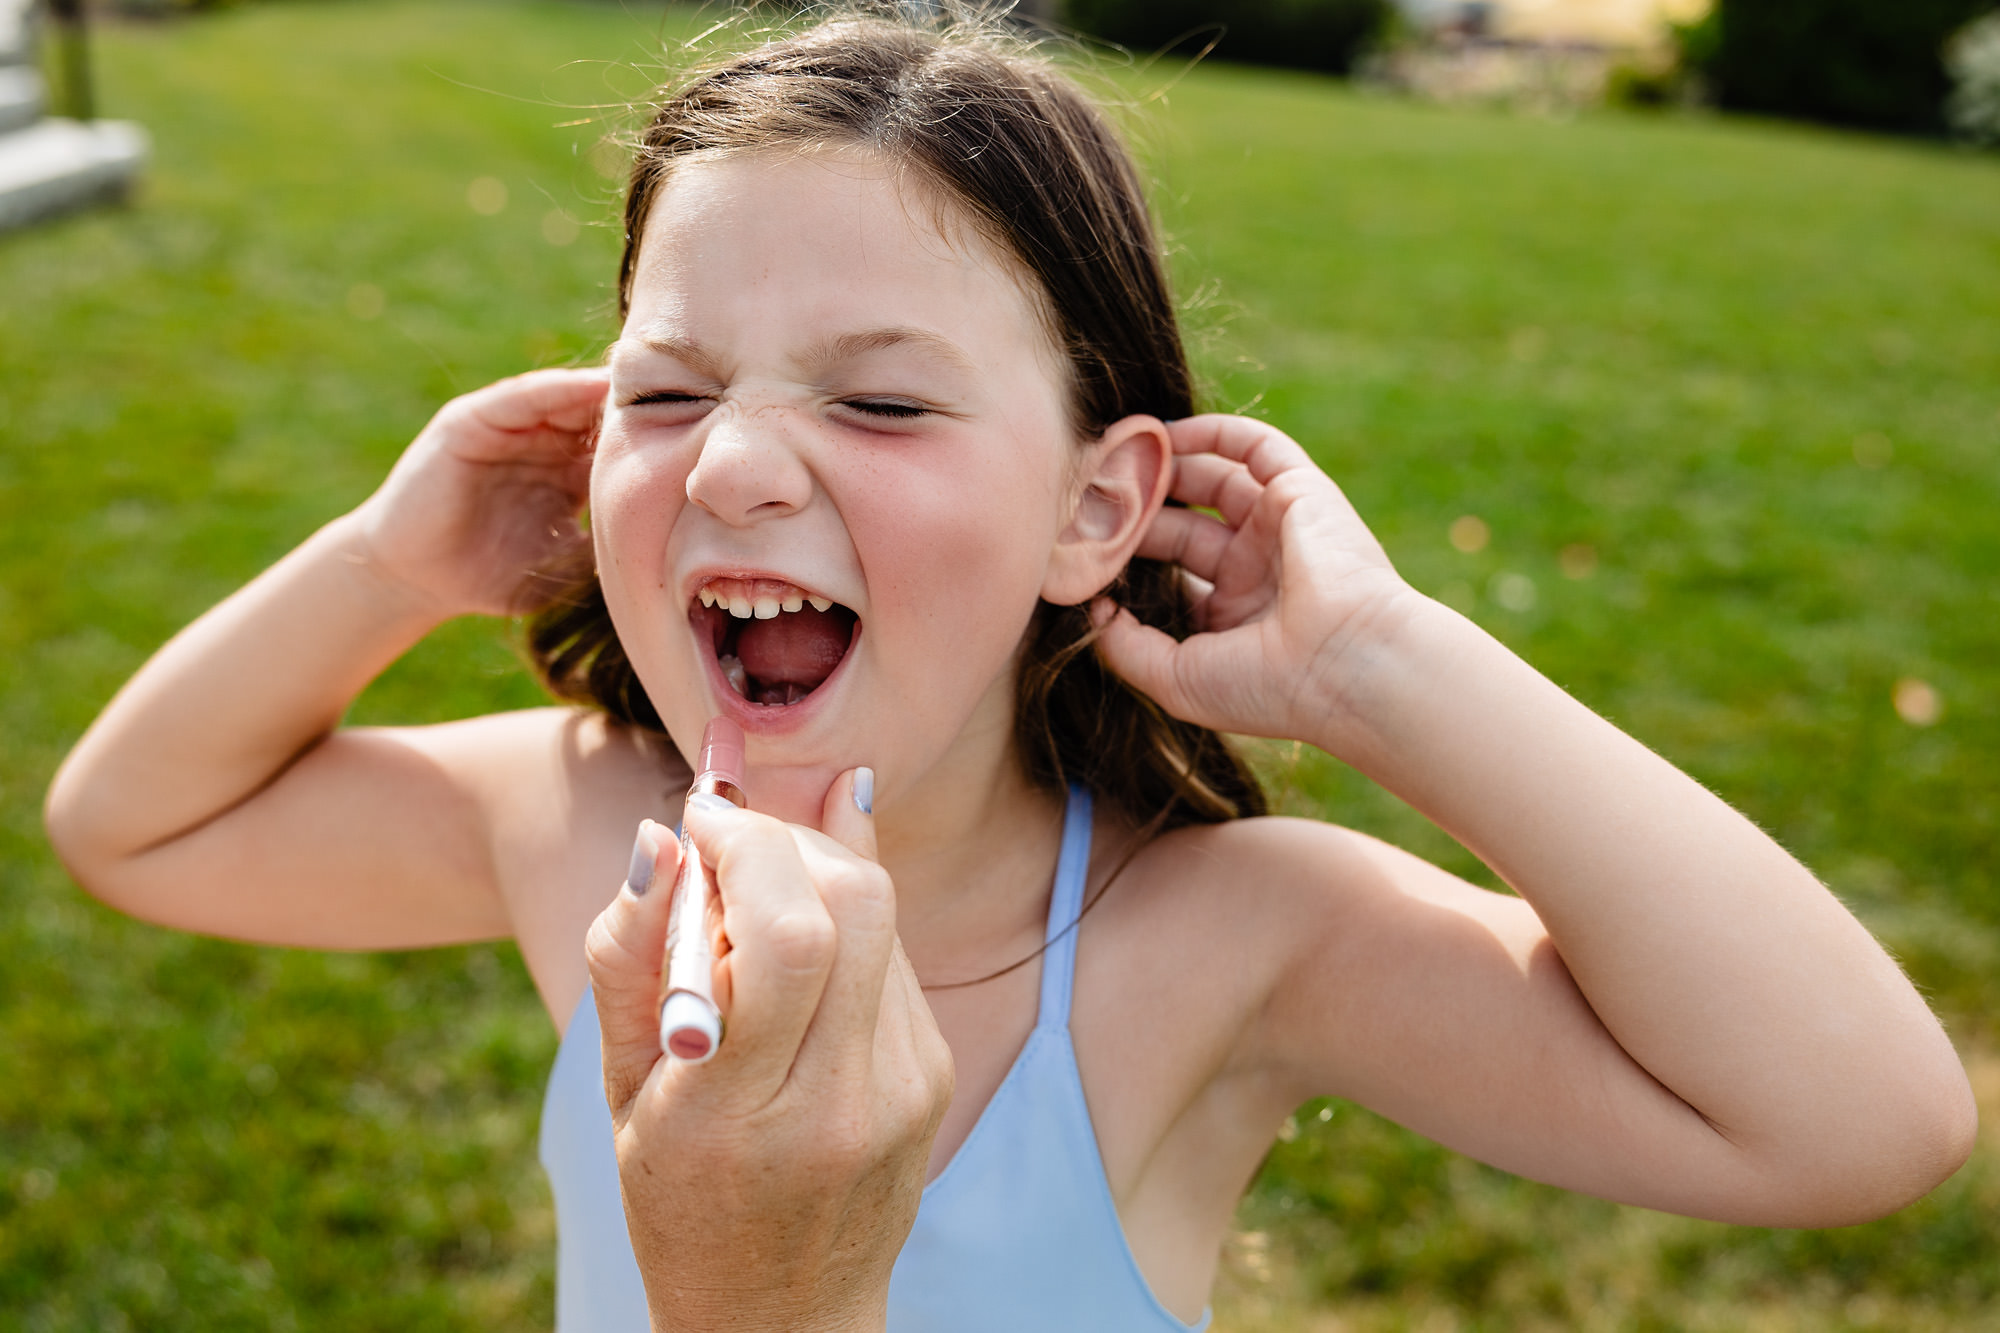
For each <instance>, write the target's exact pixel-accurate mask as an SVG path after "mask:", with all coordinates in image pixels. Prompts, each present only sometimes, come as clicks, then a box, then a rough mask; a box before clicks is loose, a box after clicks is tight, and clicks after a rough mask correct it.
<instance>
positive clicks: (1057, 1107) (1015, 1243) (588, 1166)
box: [541, 788, 1209, 1333]
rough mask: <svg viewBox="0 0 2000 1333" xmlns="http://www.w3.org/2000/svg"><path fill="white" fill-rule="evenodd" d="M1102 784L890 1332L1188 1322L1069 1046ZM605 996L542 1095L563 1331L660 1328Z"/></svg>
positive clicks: (1067, 819)
mask: <svg viewBox="0 0 2000 1333" xmlns="http://www.w3.org/2000/svg"><path fill="white" fill-rule="evenodd" d="M1090 824H1091V819H1090V795H1089V793H1088V792H1085V791H1083V790H1082V789H1080V788H1073V789H1071V791H1070V797H1069V808H1068V810H1067V812H1066V814H1065V816H1064V820H1063V838H1062V852H1061V855H1060V856H1059V858H1058V859H1057V862H1056V883H1055V892H1054V893H1053V894H1052V895H1051V898H1050V902H1049V922H1048V927H1047V938H1048V940H1049V942H1050V943H1049V948H1048V951H1047V952H1046V953H1044V954H1043V955H1042V994H1041V1006H1040V1009H1039V1011H1038V1013H1037V1015H1036V1018H1035V1030H1034V1031H1033V1032H1032V1033H1030V1034H1029V1036H1028V1041H1027V1044H1026V1045H1025V1046H1023V1047H1022V1048H1021V1053H1020V1055H1018V1056H1016V1057H1015V1060H1014V1065H1013V1068H1011V1069H1009V1070H1008V1071H1007V1077H1006V1079H1005V1080H1004V1081H1003V1082H1002V1083H1001V1084H1000V1087H999V1090H998V1091H996V1092H995V1093H994V1094H993V1099H992V1100H991V1101H990V1102H988V1103H987V1104H986V1109H985V1110H984V1111H982V1112H981V1113H980V1116H979V1120H978V1122H977V1123H976V1124H974V1125H973V1127H972V1133H971V1134H970V1135H968V1136H967V1138H966V1140H965V1142H964V1143H963V1144H962V1145H960V1147H959V1149H958V1152H957V1153H956V1154H954V1155H953V1157H952V1159H951V1161H950V1163H949V1164H947V1165H946V1167H945V1169H944V1171H943V1172H942V1173H941V1174H940V1175H939V1176H938V1178H937V1179H936V1180H933V1181H932V1182H931V1183H930V1184H929V1185H928V1186H926V1187H925V1188H924V1193H923V1201H922V1203H921V1204H920V1205H919V1206H918V1209H917V1220H916V1224H915V1225H914V1226H913V1227H912V1228H911V1229H910V1236H909V1239H908V1240H907V1241H906V1242H905V1243H904V1245H903V1253H902V1255H901V1257H899V1258H898V1259H897V1260H896V1268H895V1272H894V1273H893V1274H892V1276H891V1277H890V1280H889V1330H890V1333H933V1331H937V1333H945V1331H949V1333H986V1331H987V1330H991V1331H992V1333H1003V1331H1004V1333H1019V1331H1020V1330H1022V1329H1051V1330H1061V1329H1078V1330H1090V1331H1091V1333H1127V1331H1128V1330H1129V1331H1130V1333H1167V1331H1171V1333H1188V1330H1189V1329H1190V1328H1195V1329H1205V1328H1207V1327H1208V1322H1209V1316H1208V1315H1207V1314H1206V1313H1204V1314H1203V1315H1202V1319H1201V1323H1200V1324H1198V1325H1189V1324H1186V1323H1183V1322H1182V1321H1181V1320H1179V1319H1177V1318H1175V1317H1174V1315H1173V1314H1172V1313H1171V1312H1170V1311H1168V1310H1167V1308H1166V1307H1165V1306H1163V1305H1161V1304H1160V1302H1159V1301H1158V1300H1157V1299H1156V1298H1155V1297H1154V1296H1153V1293H1152V1289H1151V1288H1149V1287H1148V1286H1147V1285H1146V1279H1145V1277H1144V1276H1143V1275H1142V1274H1141V1273H1140V1272H1139V1265H1138V1263H1137V1262H1136V1261H1135V1260H1134V1259H1133V1257H1132V1250H1131V1248H1130V1247H1129V1246H1128V1245H1127V1244H1126V1243H1125V1232H1124V1229H1123V1228H1122V1227H1121V1226H1120V1225H1119V1222H1118V1208H1117V1205H1116V1203H1115V1202H1114V1201H1113V1200H1112V1197H1111V1186H1110V1183H1109V1182H1108V1181H1107V1180H1106V1179H1105V1175H1104V1162H1103V1159H1102V1158H1100V1157H1099V1156H1098V1152H1097V1133H1096V1131H1095V1130H1094V1129H1093V1128H1092V1126H1091V1123H1090V1108H1089V1107H1088V1106H1087V1105H1085V1103H1084V1098H1083V1081H1082V1079H1081V1078H1080V1077H1079V1076H1078V1074H1077V1068H1076V1050H1075V1048H1074V1047H1073V1046H1072V1045H1071V1044H1070V1036H1069V1000H1070V991H1071V987H1072V983H1073V981H1074V979H1075V976H1076V937H1077V932H1076V931H1075V930H1074V929H1071V927H1072V926H1074V925H1075V923H1076V920H1077V917H1078V915H1079V914H1080V913H1081V911H1082V908H1083V888H1084V876H1085V871H1086V870H1087V869H1088V868H1089V865H1090ZM601 1056H602V1050H601V1047H600V1044H599V1037H598V1029H597V1007H596V1005H595V1004H594V1003H593V1002H592V999H591V995H590V992H589V991H587V990H586V991H585V992H584V995H583V999H582V1001H581V1002H580V1003H579V1004H578V1005H577V1008H576V1014H575V1015H574V1017H572V1018H571V1020H570V1024H569V1029H568V1031H567V1032H566V1033H565V1034H564V1036H563V1041H562V1048H561V1050H559V1051H558V1052H557V1053H556V1063H555V1068H554V1070H553V1071H552V1072H551V1073H550V1075H549V1089H548V1095H547V1097H546V1098H545V1100H544V1102H543V1105H542V1136H541V1156H542V1165H543V1167H545V1168H546V1169H547V1171H548V1173H549V1184H550V1186H551V1187H552V1189H553V1191H554V1194H555V1203H556V1235H557V1243H556V1330H557V1333H646V1330H647V1329H648V1328H649V1327H650V1325H649V1323H648V1321H647V1314H646V1292H645V1288H644V1287H643V1286H642V1285H641V1284H640V1281H639V1267H638V1264H637V1262H636V1261H635V1260H634V1259H633V1257H632V1243H631V1241H630V1240H629V1239H628V1238H627V1236H626V1234H625V1209H624V1205H623V1203H622V1202H621V1201H620V1198H619V1194H618V1162H617V1159H616V1158H615V1157H614V1155H613V1151H612V1138H611V1112H610V1110H609V1109H608V1108H607V1107H606V1106H605V1103H604V1075H603V1066H602V1063H601Z"/></svg>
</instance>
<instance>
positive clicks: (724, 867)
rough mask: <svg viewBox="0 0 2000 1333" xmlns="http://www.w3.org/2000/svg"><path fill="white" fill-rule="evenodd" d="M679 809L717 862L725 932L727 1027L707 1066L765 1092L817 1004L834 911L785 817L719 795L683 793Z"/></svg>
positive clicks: (830, 952)
mask: <svg viewBox="0 0 2000 1333" xmlns="http://www.w3.org/2000/svg"><path fill="white" fill-rule="evenodd" d="M682 818H683V819H684V820H685V821H686V827H687V831H688V833H689V835H690V836H691V837H692V838H693V839H694V844H695V846H696V848H697V849H699V851H700V854H701V857H702V859H703V860H704V861H706V862H707V863H708V864H709V865H711V866H713V867H714V868H715V879H716V883H717V886H718V887H719V889H720V892H721V896H722V920H723V929H724V930H725V931H726V932H727V934H728V936H729V955H728V965H729V1010H728V1012H727V1013H726V1014H724V1016H723V1017H724V1022H725V1024H726V1026H725V1029H724V1031H725V1035H724V1037H723V1041H722V1048H721V1050H720V1051H718V1052H717V1054H716V1058H715V1059H714V1060H713V1061H711V1062H710V1063H709V1064H707V1065H705V1066H703V1069H704V1071H705V1076H708V1077H717V1078H729V1079H732V1080H734V1081H736V1082H737V1083H739V1084H740V1085H742V1086H744V1087H745V1088H747V1089H748V1090H749V1091H750V1095H751V1096H753V1097H761V1098H763V1099H765V1100H768V1098H769V1096H771V1095H774V1094H775V1093H776V1091H777V1089H778V1087H779V1086H780V1085H782V1084H783V1082H784V1081H785V1079H786V1077H787V1076H788V1074H789V1072H790V1070H791V1067H792V1062H793V1061H794V1060H795V1059H796V1058H797V1055H798V1049H799V1043H800V1042H801V1041H802V1040H804V1038H805V1035H806V1030H807V1028H808V1027H809V1026H810V1025H811V1023H812V1020H813V1014H814V1013H815V1011H816V1010H817V1009H818V1008H819V1005H820V995H821V992H822V991H823V990H824V988H825V986H826V980H827V973H828V972H829V971H830V970H831V968H832V966H833V956H834V950H835V947H836V937H835V928H834V921H833V917H832V915H831V914H830V913H829V912H828V910H827V908H826V905H825V904H824V903H822V902H821V901H820V895H819V893H818V892H817V891H816V890H815V888H814V886H813V883H812V880H811V879H810V878H809V876H808V875H807V872H806V867H805V863H804V862H803V860H802V859H801V858H800V855H799V848H798V845H797V843H796V842H795V841H794V840H793V838H792V834H791V831H790V830H789V829H788V828H787V827H786V826H785V825H784V824H782V823H780V822H779V821H777V820H775V819H772V818H770V817H769V816H766V815H758V814H753V813H751V812H749V811H747V810H738V809H737V808H736V807H734V806H732V805H730V804H729V803H728V802H727V801H723V800H721V799H719V798H717V799H716V800H715V801H714V803H713V804H709V803H707V802H704V801H701V800H700V799H699V798H697V799H694V800H690V801H689V802H688V805H687V809H686V811H685V813H684V814H683V816H682ZM759 1104H761V1102H760V1103H759Z"/></svg>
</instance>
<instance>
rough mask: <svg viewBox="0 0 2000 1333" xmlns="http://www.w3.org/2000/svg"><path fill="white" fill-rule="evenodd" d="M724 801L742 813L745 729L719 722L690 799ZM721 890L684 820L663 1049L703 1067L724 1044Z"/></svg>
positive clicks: (712, 727)
mask: <svg viewBox="0 0 2000 1333" xmlns="http://www.w3.org/2000/svg"><path fill="white" fill-rule="evenodd" d="M703 794H707V795H711V796H720V797H721V798H722V799H723V800H725V801H728V802H729V803H730V804H732V805H735V806H737V807H739V808H747V807H748V806H749V804H750V799H749V798H748V797H747V796H745V795H744V794H743V728H741V727H739V726H737V725H736V724H735V723H734V722H732V721H730V720H729V719H728V718H726V717H718V718H716V719H715V720H714V721H713V722H710V723H709V724H708V729H707V730H705V731H704V732H702V734H701V766H700V768H699V769H698V770H697V771H696V775H695V780H694V785H693V786H691V787H689V788H688V797H689V799H690V800H691V799H693V798H694V797H696V796H699V795H703ZM714 898H715V885H714V884H713V882H711V880H710V878H709V873H708V867H707V866H705V865H703V864H702V863H701V852H700V851H698V850H697V849H696V848H695V845H694V839H693V838H691V837H689V836H688V832H687V816H686V814H685V807H683V814H682V816H681V868H680V874H679V875H677V876H676V877H675V879H674V892H673V899H672V901H671V902H670V903H669V904H668V906H667V923H668V924H667V967H666V971H664V972H663V973H661V976H660V985H661V988H662V990H663V991H664V994H663V995H662V997H661V1000H660V1047H661V1049H662V1050H664V1051H666V1052H667V1053H668V1054H669V1055H672V1056H674V1057H675V1058H676V1059H680V1060H686V1061H688V1062H690V1063H692V1064H700V1063H702V1062H703V1061H704V1060H707V1059H708V1058H709V1057H710V1056H712V1055H714V1054H715V1048H716V1047H718V1046H720V1045H721V1044H722V1011H721V1010H720V1009H718V1008H716V1005H715V952H714V946H713V945H712V944H711V942H710V935H709V928H708V914H709V904H710V903H711V902H713V901H714Z"/></svg>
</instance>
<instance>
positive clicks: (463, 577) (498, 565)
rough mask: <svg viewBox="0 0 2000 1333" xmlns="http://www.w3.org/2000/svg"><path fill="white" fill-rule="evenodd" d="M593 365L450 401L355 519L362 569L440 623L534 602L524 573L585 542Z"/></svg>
mask: <svg viewBox="0 0 2000 1333" xmlns="http://www.w3.org/2000/svg"><path fill="white" fill-rule="evenodd" d="M609 384H610V380H609V376H608V373H607V372H606V371H604V370H602V369H586V370H537V371H531V372H529V373H528V374H525V375H517V376H515V377H513V378H512V379H505V380H501V381H499V382H498V383H497V384H489V385H487V386H486V387H485V388H483V389H476V390H474V391H473V392H471V393H468V394H465V395H463V396H461V397H458V398H454V399H452V400H451V401H450V402H449V403H446V404H445V405H444V406H443V407H442V408H440V409H439V410H438V413H437V415H436V416H434V417H432V418H431V421H430V424H429V425H427V426H425V427H424V429H423V430H422V431H421V432H419V433H418V435H417V438H416V439H415V440H414V441H413V442H412V443H411V444H410V447H409V448H408V449H406V450H404V451H403V456H402V457H401V458H400V459H398V460H397V462H396V466H395V468H394V469H392V470H391V471H390V473H389V476H388V479H387V480H386V481H384V482H383V483H382V485H381V487H380V488H379V489H378V490H377V491H376V492H375V494H373V495H372V496H370V497H369V498H368V499H367V500H366V501H365V502H363V504H362V505H361V507H360V508H359V509H358V510H356V511H355V513H354V515H353V519H354V521H355V524H356V533H357V537H358V540H359V541H360V543H361V546H362V555H363V558H364V559H365V560H366V562H367V565H368V567H369V568H370V569H371V570H372V571H373V572H374V573H376V574H377V575H379V576H381V577H382V578H383V579H385V580H386V581H388V582H389V583H390V584H391V585H392V586H394V587H395V588H397V589H399V590H401V591H403V592H405V593H407V594H409V595H411V596H412V597H413V598H414V599H415V600H416V601H418V602H419V603H420V604H422V605H423V606H425V607H426V608H427V609H429V610H431V611H432V612H433V613H435V614H436V615H437V617H438V618H439V619H445V618H449V617H451V616H456V615H467V614H485V615H513V614H518V613H520V612H524V611H530V610H533V609H535V607H536V606H537V604H538V601H539V599H538V597H537V595H536V588H535V582H534V577H533V576H534V575H535V574H536V573H537V572H539V571H544V570H548V569H551V568H553V567H556V566H558V565H560V564H561V563H563V562H564V561H565V559H566V558H567V557H569V556H571V555H572V554H573V553H574V552H576V551H577V550H579V549H580V548H582V547H584V546H586V545H587V544H588V542H589V537H588V535H587V534H586V533H585V532H584V531H583V528H582V525H581V524H580V523H579V522H578V515H579V514H580V513H581V512H582V509H583V504H584V501H585V499H586V498H587V497H588V495H589V490H590V456H591V437H592V435H593V433H594V432H595V431H596V429H597V422H598V418H599V416H600V414H601V413H602V411H603V406H604V397H605V393H606V392H607V390H608V388H609Z"/></svg>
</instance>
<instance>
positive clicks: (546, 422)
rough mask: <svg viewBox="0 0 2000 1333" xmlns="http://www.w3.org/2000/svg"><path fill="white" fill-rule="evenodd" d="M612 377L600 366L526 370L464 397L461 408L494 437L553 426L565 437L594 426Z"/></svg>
mask: <svg viewBox="0 0 2000 1333" xmlns="http://www.w3.org/2000/svg"><path fill="white" fill-rule="evenodd" d="M610 387H611V372H610V371H608V370H606V369H604V368H603V367H601V366H590V367H585V368H583V369H579V370H531V371H529V372H528V373H527V374H525V375H516V376H514V377H513V378H512V379H504V380H501V381H500V382H499V383H497V384H489V385H487V386H486V387H485V388H483V389H478V390H475V391H474V392H472V393H471V394H469V395H467V398H466V405H467V406H468V407H470V408H471V409H472V414H473V416H474V417H475V418H476V419H477V420H478V421H479V423H480V424H481V425H484V426H487V427H489V428H491V429H493V430H497V431H507V432H515V431H524V430H533V429H535V428H536V427H540V426H553V427H555V428H556V429H558V430H561V431H565V432H570V433H574V432H578V431H583V430H588V429H589V428H590V427H592V426H594V425H595V424H596V423H597V417H598V414H599V412H600V411H601V410H602V408H603V405H604V395H605V394H606V392H608V391H609V389H610Z"/></svg>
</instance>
